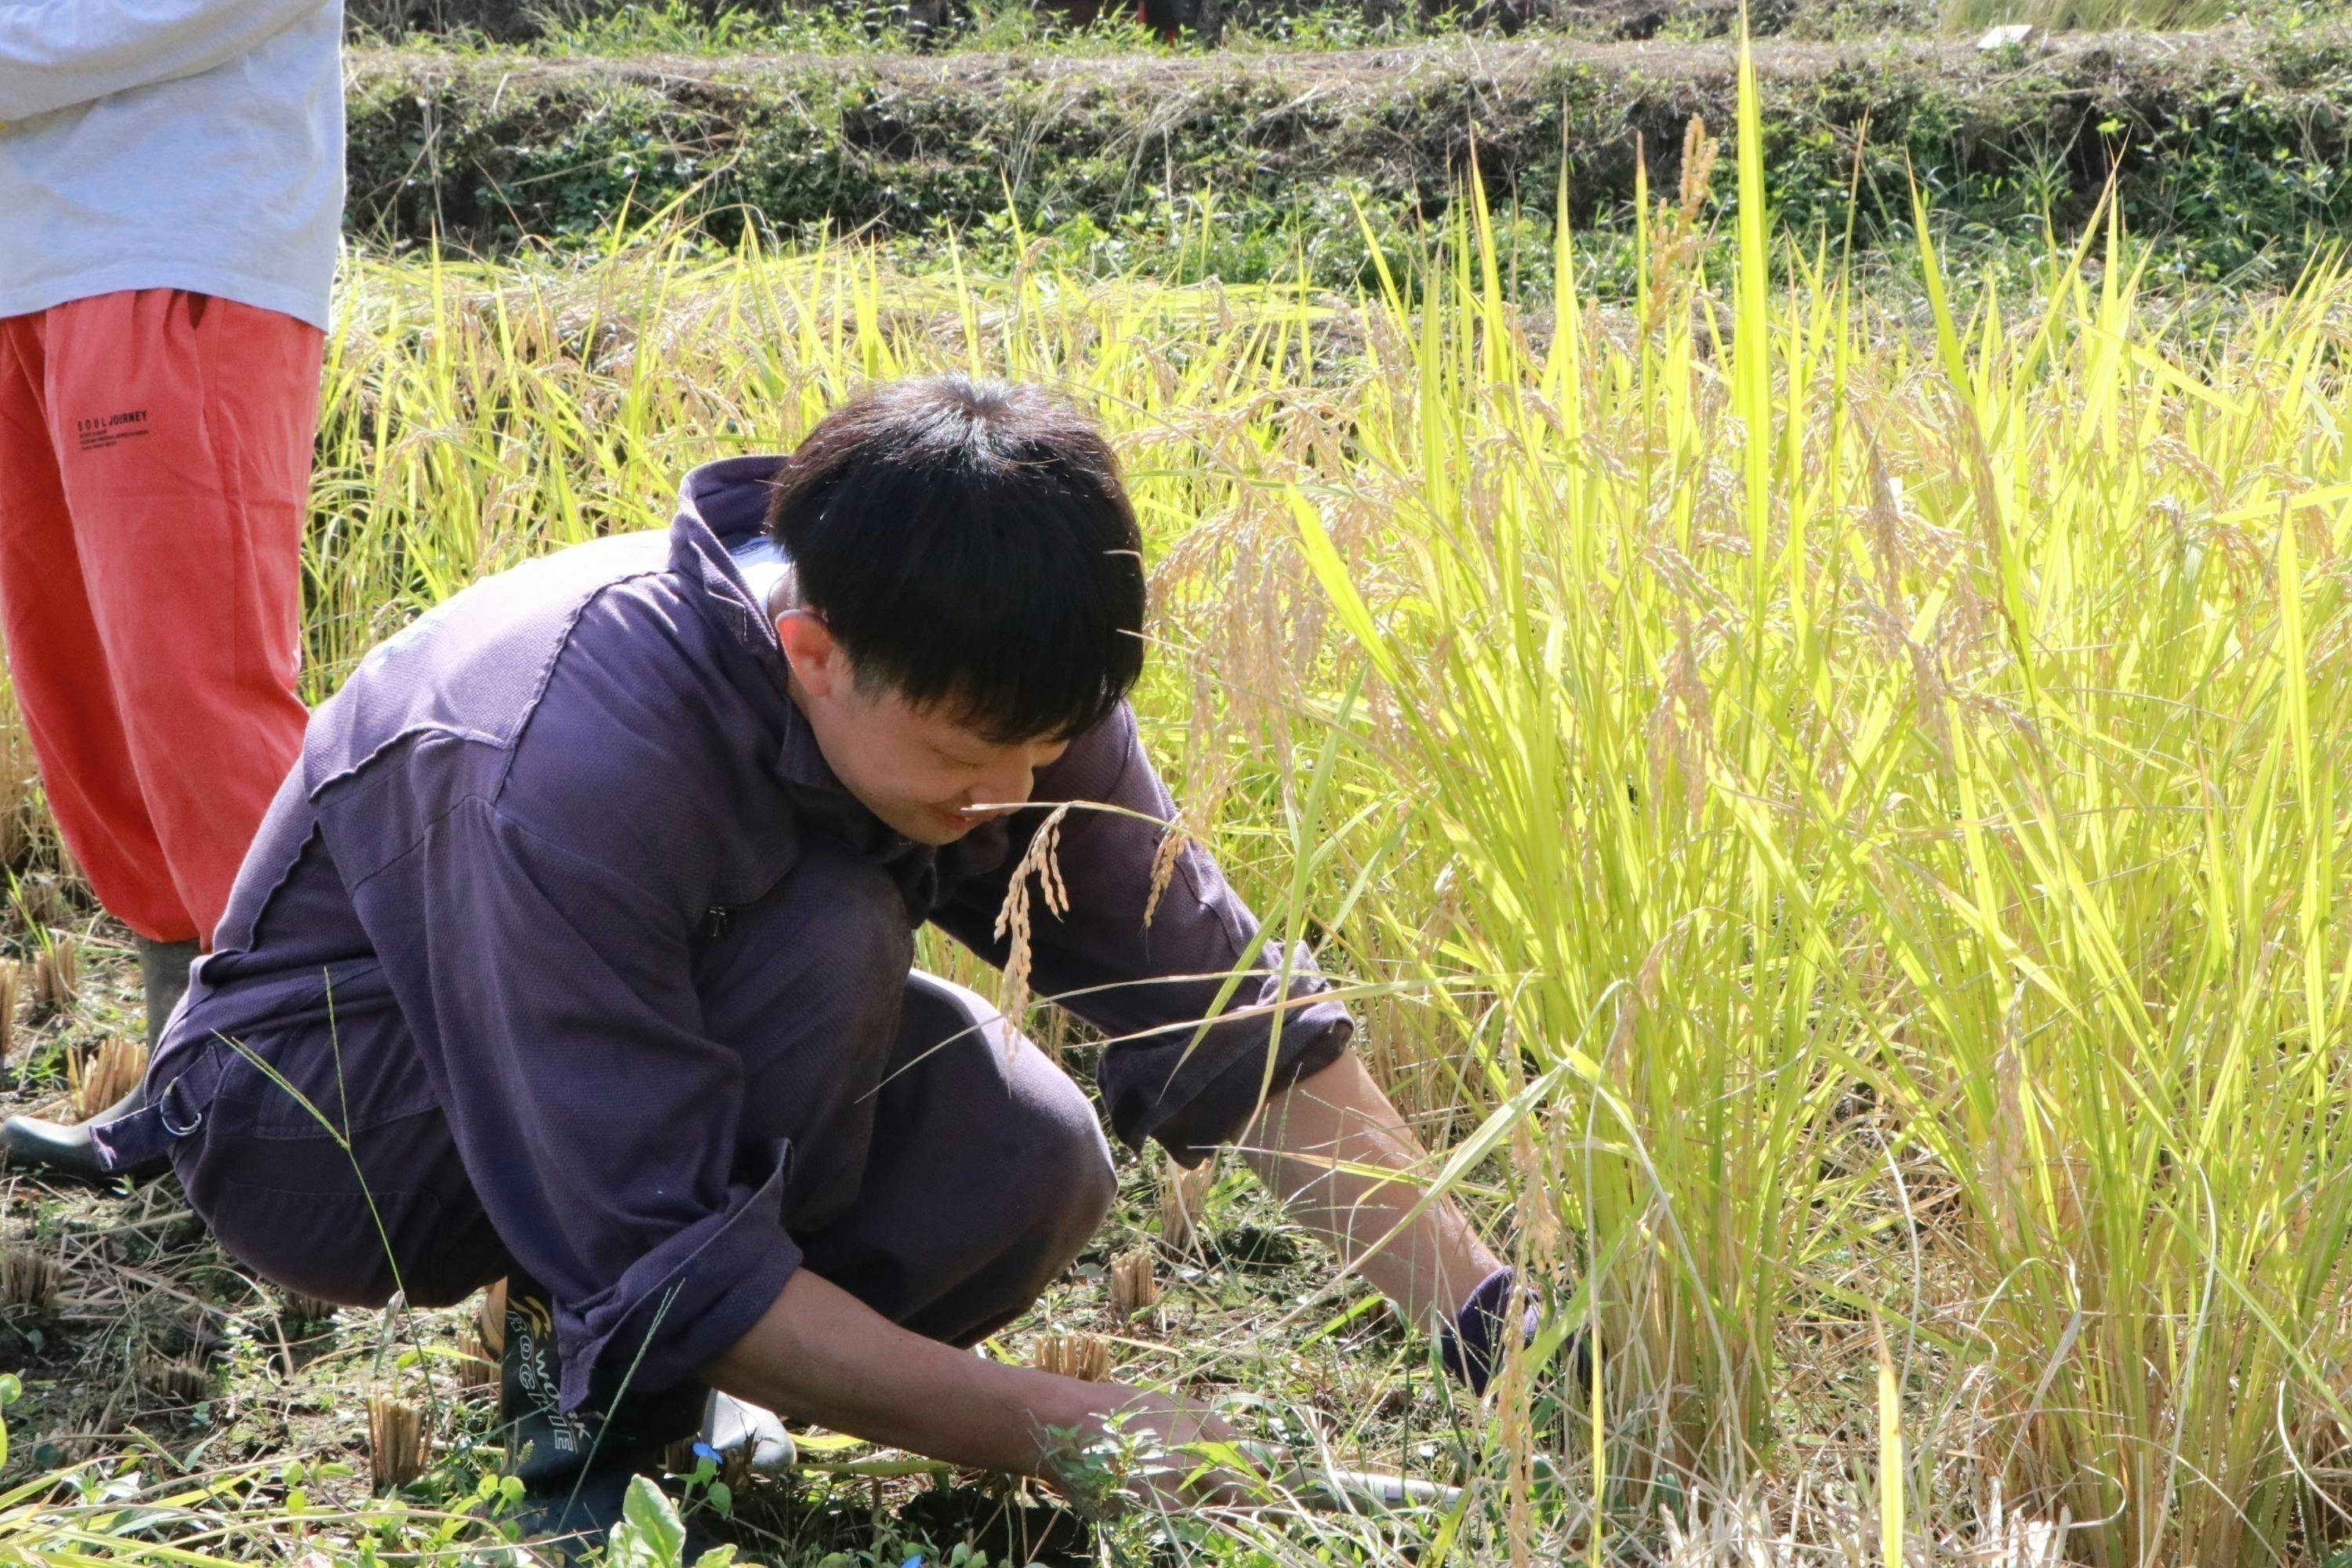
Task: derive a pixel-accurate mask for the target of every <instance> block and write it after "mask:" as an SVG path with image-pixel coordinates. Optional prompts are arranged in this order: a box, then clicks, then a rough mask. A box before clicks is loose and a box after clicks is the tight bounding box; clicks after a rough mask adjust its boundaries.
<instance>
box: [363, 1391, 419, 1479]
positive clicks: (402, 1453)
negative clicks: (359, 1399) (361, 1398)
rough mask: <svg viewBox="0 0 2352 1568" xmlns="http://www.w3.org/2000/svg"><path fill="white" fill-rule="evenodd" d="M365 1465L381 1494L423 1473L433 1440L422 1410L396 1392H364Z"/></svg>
mask: <svg viewBox="0 0 2352 1568" xmlns="http://www.w3.org/2000/svg"><path fill="white" fill-rule="evenodd" d="M367 1408H368V1465H369V1469H370V1473H371V1474H372V1476H373V1479H374V1483H375V1489H376V1491H377V1492H378V1493H379V1494H381V1493H383V1492H389V1491H393V1490H394V1489H398V1488H401V1487H404V1486H407V1485H408V1484H409V1483H410V1482H412V1481H414V1480H415V1479H418V1478H419V1477H421V1476H422V1475H424V1474H425V1463H426V1461H427V1460H428V1459H430V1458H432V1453H433V1443H432V1438H431V1436H430V1435H429V1434H428V1433H427V1432H426V1431H425V1413H424V1412H423V1411H422V1410H419V1409H418V1408H417V1407H416V1406H415V1405H411V1404H409V1403H408V1402H407V1401H406V1400H404V1399H402V1398H400V1397H399V1396H397V1395H396V1394H370V1395H368V1402H367Z"/></svg>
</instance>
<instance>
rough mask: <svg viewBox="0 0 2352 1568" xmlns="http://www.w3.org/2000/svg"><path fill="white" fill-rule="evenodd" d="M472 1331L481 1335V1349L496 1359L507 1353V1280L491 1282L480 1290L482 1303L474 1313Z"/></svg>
mask: <svg viewBox="0 0 2352 1568" xmlns="http://www.w3.org/2000/svg"><path fill="white" fill-rule="evenodd" d="M474 1331H475V1332H476V1333H477V1334H478V1335H479V1336H480V1337H481V1341H482V1349H483V1350H484V1351H485V1352H487V1353H488V1355H489V1356H490V1358H491V1359H492V1360H494V1361H495V1360H496V1359H498V1358H499V1357H500V1356H503V1355H505V1354H506V1353H507V1282H506V1281H505V1280H503V1279H499V1280H496V1281H494V1282H492V1284H491V1286H490V1288H489V1289H487V1290H485V1291H483V1292H482V1304H481V1306H480V1308H479V1309H478V1310H476V1312H475V1313H474Z"/></svg>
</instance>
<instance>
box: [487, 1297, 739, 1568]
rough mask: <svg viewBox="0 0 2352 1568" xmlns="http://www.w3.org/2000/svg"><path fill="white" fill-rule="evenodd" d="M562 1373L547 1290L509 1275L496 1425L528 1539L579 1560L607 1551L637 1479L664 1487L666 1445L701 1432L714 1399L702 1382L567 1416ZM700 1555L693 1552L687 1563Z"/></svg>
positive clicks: (628, 1395)
mask: <svg viewBox="0 0 2352 1568" xmlns="http://www.w3.org/2000/svg"><path fill="white" fill-rule="evenodd" d="M561 1380H562V1363H561V1362H560V1361H559V1360H558V1359H557V1356H556V1349H555V1318H554V1313H553V1311H552V1310H551V1306H550V1303H549V1298H548V1294H547V1290H546V1289H545V1288H544V1287H543V1286H541V1285H540V1284H539V1283H538V1282H537V1281H535V1280H532V1279H529V1278H527V1277H525V1276H524V1275H522V1274H521V1273H520V1272H517V1273H513V1274H509V1276H508V1277H507V1339H506V1345H505V1347H504V1349H503V1350H502V1351H501V1352H500V1353H499V1422H500V1424H501V1425H502V1426H503V1427H504V1430H505V1436H506V1444H507V1470H508V1473H509V1474H510V1475H512V1476H514V1477H515V1478H516V1479H519V1480H520V1481H521V1482H522V1488H523V1493H522V1506H521V1509H520V1512H519V1513H518V1515H517V1522H518V1523H519V1524H520V1525H521V1527H522V1531H523V1537H524V1539H525V1540H527V1541H530V1542H536V1543H538V1544H540V1545H541V1546H544V1547H548V1548H551V1549H552V1550H553V1551H555V1552H560V1553H562V1554H563V1555H565V1556H567V1557H574V1558H576V1557H578V1556H580V1555H581V1554H582V1553H583V1552H587V1551H589V1550H591V1549H593V1548H597V1547H601V1546H603V1545H604V1542H605V1540H606V1537H607V1535H608V1533H609V1532H610V1531H611V1530H612V1528H613V1526H614V1524H616V1523H618V1522H619V1521H620V1519H621V1516H622V1505H623V1502H624V1500H625V1499H626V1498H627V1496H628V1490H629V1482H630V1481H631V1480H632V1479H634V1478H635V1477H637V1476H640V1475H645V1476H651V1477H652V1478H654V1479H655V1480H656V1481H658V1480H659V1479H661V1476H662V1473H663V1471H664V1469H665V1468H667V1466H666V1462H665V1461H666V1457H667V1454H668V1451H669V1448H670V1446H671V1445H672V1444H673V1443H676V1442H678V1441H680V1440H681V1439H691V1438H692V1437H693V1436H695V1435H696V1434H697V1433H698V1432H699V1431H700V1430H701V1426H702V1416H703V1409H704V1406H705V1405H706V1403H707V1402H708V1400H709V1390H708V1389H706V1388H704V1387H703V1386H702V1385H701V1384H698V1383H687V1384H679V1385H678V1386H677V1387H676V1388H667V1389H663V1390H661V1391H659V1392H657V1393H653V1394H642V1393H638V1392H635V1391H634V1390H625V1391H624V1392H623V1394H622V1395H621V1397H619V1398H618V1399H615V1400H613V1401H611V1402H610V1404H609V1405H608V1406H607V1408H606V1409H605V1411H604V1413H603V1414H602V1415H590V1414H588V1413H586V1412H585V1411H566V1410H564V1409H563V1408H562V1405H561V1404H560V1403H559V1402H558V1399H557V1392H558V1390H559V1388H560V1387H561V1385H562V1382H561ZM693 1545H694V1542H693V1540H692V1538H691V1535H689V1540H688V1546H689V1549H690V1548H691V1547H692V1546H693ZM695 1555H696V1553H695V1552H692V1551H691V1550H689V1552H688V1561H692V1559H693V1557H694V1556H695Z"/></svg>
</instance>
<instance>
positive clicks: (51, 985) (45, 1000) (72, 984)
mask: <svg viewBox="0 0 2352 1568" xmlns="http://www.w3.org/2000/svg"><path fill="white" fill-rule="evenodd" d="M80 994H81V950H80V947H79V944H78V943H77V942H75V941H74V939H73V938H71V937H69V936H61V937H58V938H57V939H55V940H54V941H52V942H50V943H49V944H48V945H47V946H46V947H44V948H42V949H41V951H40V952H39V953H38V954H37V955H36V956H35V958H34V960H33V1005H35V1006H36V1007H41V1008H47V1009H51V1010H54V1011H57V1012H63V1011H65V1010H66V1009H67V1008H68V1007H70V1006H72V1005H74V999H75V998H76V997H78V996H79V995H80Z"/></svg>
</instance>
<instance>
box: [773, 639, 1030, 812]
mask: <svg viewBox="0 0 2352 1568" xmlns="http://www.w3.org/2000/svg"><path fill="white" fill-rule="evenodd" d="M776 631H777V635H778V636H780V637H782V639H783V643H784V652H785V655H786V657H787V658H790V659H791V661H792V667H793V682H792V689H793V700H794V701H796V702H797V703H799V705H800V709H801V712H802V713H803V715H804V716H805V717H806V718H807V720H808V721H809V728H810V730H811V731H814V733H815V736H816V743H817V748H818V750H820V751H822V752H824V760H825V762H826V763H828V764H829V765H830V766H831V767H832V769H833V771H834V774H835V777H837V778H839V779H840V780H841V783H842V786H843V787H844V788H845V789H846V790H848V791H849V793H850V794H851V795H856V797H857V799H858V801H859V802H860V803H861V804H862V805H865V807H866V810H868V811H870V812H872V813H873V814H874V815H875V816H878V817H880V818H881V819H882V820H883V821H884V822H885V823H887V824H888V825H889V826H891V827H892V828H894V829H896V830H897V831H898V832H899V833H901V834H903V835H905V836H906V837H908V838H911V839H913V840H914V841H915V842H916V843H918V844H952V843H954V842H955V841H956V840H957V839H959V838H961V837H963V836H964V835H965V834H967V833H969V832H971V830H972V829H973V828H975V827H977V826H980V825H981V824H982V823H983V822H986V821H988V820H990V819H991V818H992V817H997V816H1003V815H1004V814H1005V813H1006V812H1007V811H1009V810H1011V809H1012V808H1013V807H1014V806H1017V805H1021V804H1022V803H1023V802H1025V801H1026V800H1027V799H1028V798H1029V790H1030V786H1031V784H1032V783H1033V782H1034V777H1035V773H1036V770H1037V769H1039V768H1041V767H1044V766H1045V764H1046V763H1050V762H1052V761H1053V760H1054V759H1055V758H1056V757H1058V756H1060V755H1061V754H1062V753H1063V752H1065V751H1066V750H1068V742H1066V741H1022V742H1014V743H1013V744H1011V745H1005V744H1003V743H1000V742H994V741H990V740H987V739H985V738H984V737H982V736H980V735H977V734H974V733H973V732H972V731H971V730H970V729H968V728H966V727H965V726H964V725H961V724H959V723H957V722H955V721H952V720H950V719H948V718H945V717H943V716H942V715H940V713H938V712H935V711H933V710H928V709H922V708H917V707H915V706H913V705H912V704H910V703H908V701H907V700H906V699H905V698H903V697H900V696H899V695H898V693H897V692H895V691H891V690H887V689H883V688H882V687H881V686H880V685H879V684H878V683H868V682H861V681H860V680H858V679H857V677H856V671H855V670H854V669H853V668H851V667H850V665H849V662H848V658H847V656H846V654H845V652H844V651H843V649H842V647H841V645H840V643H839V642H837V641H836V640H835V638H834V637H833V635H832V633H831V632H830V631H828V630H826V628H825V626H824V623H823V622H822V621H821V620H819V619H817V618H816V617H815V616H813V615H811V614H810V613H809V612H807V611H795V612H793V613H792V614H789V615H785V616H779V617H778V618H777V621H776Z"/></svg>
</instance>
